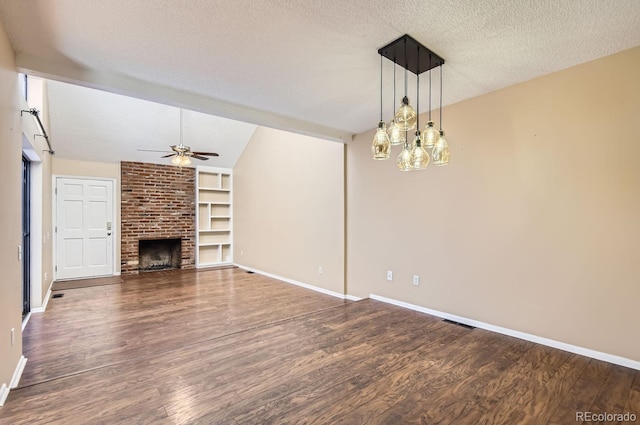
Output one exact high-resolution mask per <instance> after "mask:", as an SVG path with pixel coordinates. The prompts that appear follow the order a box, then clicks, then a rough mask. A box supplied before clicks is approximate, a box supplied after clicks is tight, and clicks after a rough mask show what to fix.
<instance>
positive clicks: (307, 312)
mask: <svg viewBox="0 0 640 425" xmlns="http://www.w3.org/2000/svg"><path fill="white" fill-rule="evenodd" d="M57 293H64V297H63V298H56V299H52V300H51V301H50V303H49V306H48V308H47V311H46V313H44V314H42V315H33V316H32V318H31V320H30V322H29V324H28V326H27V328H26V330H25V333H24V352H25V356H26V357H28V359H29V360H28V362H27V367H26V369H25V371H24V374H23V377H22V380H21V382H20V386H19V388H18V389H14V390H12V391H11V393H10V394H9V398H8V400H7V402H6V403H5V406H4V407H2V408H0V424H56V423H60V424H117V423H128V424H230V425H231V424H232V425H240V424H349V425H351V424H356V425H358V424H394V425H397V424H456V425H457V424H474V425H475V424H510V425H511V424H532V425H533V424H535V425H537V424H576V423H578V424H579V423H582V422H581V421H576V411H593V412H604V411H606V412H609V413H624V412H627V411H628V412H632V413H635V414H636V415H640V372H638V371H634V370H631V369H627V368H623V367H620V366H615V365H611V364H608V363H604V362H601V361H597V360H593V359H589V358H585V357H581V356H578V355H575V354H570V353H566V352H563V351H559V350H555V349H552V348H548V347H544V346H540V345H537V344H533V343H530V342H526V341H522V340H518V339H515V338H511V337H507V336H504V335H499V334H495V333H491V332H488V331H484V330H481V329H473V330H469V329H465V328H462V327H459V326H456V325H453V324H449V323H445V322H443V321H442V320H440V319H438V318H435V317H432V316H429V315H425V314H421V313H417V312H413V311H409V310H405V309H401V308H398V307H394V306H390V305H387V304H383V303H380V302H376V301H373V300H362V301H358V302H348V301H342V300H340V299H336V298H333V297H330V296H326V295H322V294H318V293H315V292H313V291H309V290H306V289H303V288H299V287H296V286H292V285H289V284H286V283H282V282H278V281H276V280H273V279H269V278H266V277H263V276H260V275H257V274H247V273H245V272H244V271H242V270H240V269H226V270H207V271H171V272H158V273H148V274H144V275H141V276H134V277H123V278H122V284H109V285H103V286H91V287H79V288H72V289H66V290H62V291H57ZM638 422H640V419H638Z"/></svg>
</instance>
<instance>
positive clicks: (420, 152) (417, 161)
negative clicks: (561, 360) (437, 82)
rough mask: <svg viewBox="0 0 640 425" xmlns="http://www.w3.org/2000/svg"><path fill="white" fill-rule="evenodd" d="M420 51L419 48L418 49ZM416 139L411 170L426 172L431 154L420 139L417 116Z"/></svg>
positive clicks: (417, 78) (418, 86)
mask: <svg viewBox="0 0 640 425" xmlns="http://www.w3.org/2000/svg"><path fill="white" fill-rule="evenodd" d="M418 49H419V48H418ZM417 56H418V69H420V51H419V50H418V55H417ZM416 98H417V100H416V107H417V108H418V111H419V110H420V74H418V75H417V76H416ZM416 127H417V130H416V138H415V139H413V148H412V149H411V168H412V169H414V170H424V169H425V168H427V165H429V154H428V153H427V151H426V150H425V149H424V147H423V146H422V138H421V137H420V116H416Z"/></svg>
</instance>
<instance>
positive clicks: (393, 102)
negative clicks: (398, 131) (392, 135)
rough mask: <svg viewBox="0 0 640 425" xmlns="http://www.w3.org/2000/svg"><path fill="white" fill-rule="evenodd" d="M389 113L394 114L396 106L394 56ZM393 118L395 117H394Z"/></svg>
mask: <svg viewBox="0 0 640 425" xmlns="http://www.w3.org/2000/svg"><path fill="white" fill-rule="evenodd" d="M391 101H392V102H391V113H392V114H394V112H395V108H396V58H395V57H394V58H393V99H391ZM394 120H395V117H394Z"/></svg>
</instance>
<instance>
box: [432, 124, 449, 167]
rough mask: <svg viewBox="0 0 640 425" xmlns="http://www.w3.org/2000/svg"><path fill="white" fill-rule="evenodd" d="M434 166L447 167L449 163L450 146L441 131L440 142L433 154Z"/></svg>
mask: <svg viewBox="0 0 640 425" xmlns="http://www.w3.org/2000/svg"><path fill="white" fill-rule="evenodd" d="M431 155H432V156H433V164H434V165H447V164H448V163H449V144H448V143H447V140H446V139H445V138H444V131H442V130H440V135H439V137H438V141H437V142H436V144H435V146H434V147H433V151H432V152H431Z"/></svg>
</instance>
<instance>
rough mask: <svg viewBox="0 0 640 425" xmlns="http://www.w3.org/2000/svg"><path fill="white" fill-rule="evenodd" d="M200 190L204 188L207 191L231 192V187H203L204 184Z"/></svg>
mask: <svg viewBox="0 0 640 425" xmlns="http://www.w3.org/2000/svg"><path fill="white" fill-rule="evenodd" d="M198 190H202V191H205V192H231V189H219V188H215V187H202V186H200V187H199V188H198Z"/></svg>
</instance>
